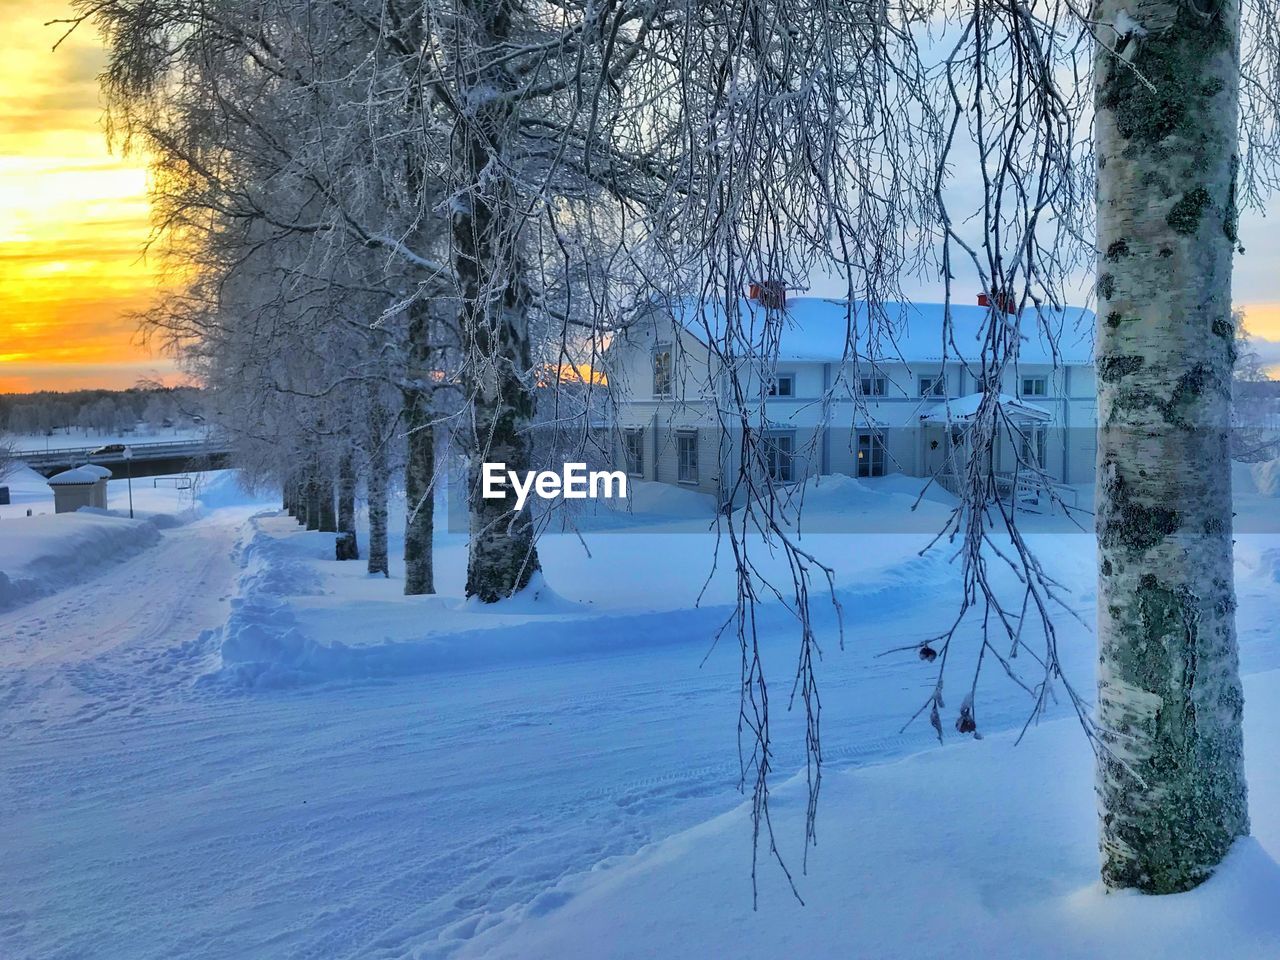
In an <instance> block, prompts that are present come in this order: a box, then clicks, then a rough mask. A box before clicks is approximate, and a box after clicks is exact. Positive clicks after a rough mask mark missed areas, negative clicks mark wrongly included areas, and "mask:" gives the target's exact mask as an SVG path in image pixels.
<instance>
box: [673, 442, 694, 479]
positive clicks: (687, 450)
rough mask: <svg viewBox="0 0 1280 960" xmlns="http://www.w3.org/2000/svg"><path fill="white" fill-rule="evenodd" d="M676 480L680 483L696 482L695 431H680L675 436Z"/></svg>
mask: <svg viewBox="0 0 1280 960" xmlns="http://www.w3.org/2000/svg"><path fill="white" fill-rule="evenodd" d="M676 460H677V462H678V466H677V474H676V479H677V480H679V481H680V482H681V483H697V482H698V434H697V431H695V430H682V431H681V432H680V433H678V434H676Z"/></svg>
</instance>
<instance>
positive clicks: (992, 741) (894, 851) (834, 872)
mask: <svg viewBox="0 0 1280 960" xmlns="http://www.w3.org/2000/svg"><path fill="white" fill-rule="evenodd" d="M1246 694H1247V701H1248V703H1249V708H1248V712H1247V713H1246V724H1247V726H1248V728H1249V729H1248V731H1247V734H1246V741H1247V742H1249V743H1253V744H1255V745H1262V746H1261V748H1260V749H1257V750H1254V751H1252V752H1251V753H1250V754H1249V780H1250V802H1251V807H1252V813H1253V820H1254V825H1255V832H1256V834H1257V839H1252V838H1251V839H1245V840H1241V841H1239V842H1238V843H1237V844H1236V846H1235V848H1234V849H1233V850H1232V851H1231V854H1230V855H1229V857H1228V859H1227V861H1226V862H1225V863H1224V864H1223V866H1222V867H1221V868H1220V870H1219V871H1218V873H1217V874H1216V875H1215V876H1214V877H1213V878H1212V879H1210V880H1209V881H1208V882H1207V883H1205V884H1203V885H1202V886H1201V887H1199V888H1198V889H1196V890H1194V891H1192V892H1190V893H1186V894H1181V895H1178V896H1170V897H1145V896H1141V895H1137V894H1129V893H1119V894H1107V893H1105V892H1104V891H1103V889H1102V888H1101V886H1100V884H1099V883H1098V882H1097V881H1096V876H1097V853H1096V850H1097V844H1096V833H1095V831H1096V823H1095V816H1096V814H1095V806H1094V797H1093V757H1092V754H1091V753H1090V750H1089V747H1088V744H1087V743H1086V741H1085V738H1084V736H1083V735H1082V734H1081V732H1080V729H1079V726H1078V725H1077V724H1076V723H1075V721H1073V720H1066V721H1058V722H1054V723H1049V724H1045V725H1043V726H1041V727H1040V728H1038V729H1036V730H1034V731H1033V732H1032V733H1031V734H1030V735H1029V736H1028V738H1027V739H1026V740H1024V741H1023V743H1022V744H1021V745H1019V746H1015V744H1014V742H1013V741H1014V734H1009V735H1001V736H995V737H990V738H988V739H986V740H983V741H973V740H965V741H961V742H956V743H952V744H951V745H949V746H947V747H945V748H942V749H936V750H931V751H929V752H927V753H923V754H917V755H915V756H913V757H909V758H907V759H905V760H902V761H899V762H896V763H890V764H886V765H880V766H872V767H863V768H858V769H849V770H845V771H840V772H832V773H829V774H828V776H826V777H824V780H823V788H822V802H821V805H820V807H819V814H818V839H819V845H818V846H817V848H816V849H811V850H810V851H809V857H808V869H807V875H804V874H802V873H801V871H800V869H799V866H800V850H799V843H800V839H801V838H802V836H803V819H804V813H805V785H804V778H803V775H800V776H798V777H797V778H795V779H794V780H792V781H790V782H789V783H787V784H785V785H784V786H783V787H782V788H780V789H778V790H777V791H776V793H775V794H774V800H773V805H774V817H773V820H774V828H775V831H776V832H777V834H778V836H779V837H780V839H781V841H782V842H783V851H784V856H789V866H790V867H791V868H792V871H793V874H794V876H795V878H796V885H797V888H798V891H799V894H800V896H801V897H802V898H804V901H805V905H801V904H800V903H799V902H797V900H796V898H795V897H793V896H792V894H791V892H790V890H789V889H788V887H787V884H786V881H785V879H784V878H783V877H782V874H781V871H780V870H779V869H778V868H777V866H776V865H775V864H774V863H772V862H769V861H768V859H767V847H762V850H761V866H760V881H761V882H760V899H759V910H758V911H753V909H752V895H751V877H750V874H751V834H750V819H749V810H748V808H747V806H746V805H743V806H742V807H740V808H739V809H737V810H736V811H734V812H732V813H729V814H726V815H724V816H722V817H719V818H717V819H715V820H712V821H710V822H707V823H705V824H703V825H701V826H699V827H696V828H694V829H692V830H689V831H686V832H684V833H681V834H678V835H676V836H674V837H672V838H670V839H669V840H666V841H663V842H661V843H658V844H655V845H653V846H651V847H649V848H648V849H646V850H643V851H641V852H640V853H639V854H637V855H635V856H634V857H629V858H625V859H622V860H616V861H613V862H611V863H610V862H606V863H603V864H601V865H600V866H599V867H598V868H597V869H596V870H594V871H591V872H589V873H587V874H582V875H579V876H578V877H576V878H574V879H570V880H565V881H562V882H560V883H559V884H557V885H556V886H554V887H552V888H550V889H548V890H546V891H544V892H543V894H542V895H541V896H540V897H539V898H538V899H536V900H535V901H534V902H533V903H532V904H529V905H527V906H523V907H518V908H512V909H510V910H508V911H506V912H505V913H503V914H501V915H496V916H492V917H490V918H489V923H487V924H486V926H487V927H488V929H486V930H484V932H482V933H480V934H479V935H478V936H477V937H476V938H475V939H474V940H472V941H471V942H470V943H469V944H467V945H465V946H464V947H463V949H462V950H461V951H460V953H459V954H458V956H462V957H480V956H483V957H486V958H494V960H498V958H508V957H510V958H516V957H518V958H520V960H537V958H559V957H585V956H591V957H599V958H610V960H622V958H631V957H634V958H640V957H669V958H682V957H738V958H745V960H751V958H761V960H764V958H769V960H774V958H778V957H843V956H857V957H875V958H877V960H888V958H904V960H905V958H919V960H926V958H934V957H982V958H985V960H1023V958H1047V957H1053V958H1054V960H1073V958H1078V960H1096V958H1108V957H1114V958H1122V957H1161V958H1165V960H1202V958H1204V957H1230V958H1232V960H1254V958H1256V960H1271V958H1273V957H1275V956H1276V945H1277V943H1280V913H1277V911H1276V909H1275V905H1276V904H1277V903H1280V866H1278V865H1277V864H1276V862H1275V860H1274V857H1273V855H1274V853H1275V852H1276V851H1278V850H1280V773H1277V772H1276V771H1275V770H1274V769H1273V767H1274V765H1273V764H1272V763H1271V755H1270V753H1269V751H1267V750H1266V748H1265V745H1266V744H1269V743H1273V742H1275V738H1276V736H1277V735H1280V673H1277V672H1272V673H1268V674H1262V675H1258V676H1255V677H1252V678H1249V679H1248V680H1247V682H1246ZM788 841H789V842H788Z"/></svg>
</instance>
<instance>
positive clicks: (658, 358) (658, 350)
mask: <svg viewBox="0 0 1280 960" xmlns="http://www.w3.org/2000/svg"><path fill="white" fill-rule="evenodd" d="M671 379H672V378H671V344H669V343H660V344H658V345H657V346H656V347H654V348H653V395H654V396H655V397H669V396H671Z"/></svg>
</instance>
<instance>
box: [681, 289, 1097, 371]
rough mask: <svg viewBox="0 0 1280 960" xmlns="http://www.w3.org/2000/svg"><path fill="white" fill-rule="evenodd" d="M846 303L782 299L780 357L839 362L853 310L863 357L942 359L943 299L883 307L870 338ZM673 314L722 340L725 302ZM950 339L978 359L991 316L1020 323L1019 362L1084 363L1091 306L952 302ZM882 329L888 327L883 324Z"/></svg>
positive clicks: (758, 329)
mask: <svg viewBox="0 0 1280 960" xmlns="http://www.w3.org/2000/svg"><path fill="white" fill-rule="evenodd" d="M849 306H850V305H849V302H848V301H845V300H827V299H823V298H820V297H795V298H791V299H788V300H787V305H786V307H785V308H784V311H783V318H784V319H783V324H782V330H781V332H780V334H779V350H778V357H779V359H782V360H808V361H817V362H832V361H838V360H840V359H841V358H842V357H843V356H844V352H845V342H846V339H847V331H848V329H849V322H850V315H851V316H852V322H853V327H854V329H855V330H856V333H857V340H856V342H857V350H858V356H859V358H860V359H864V360H877V361H893V360H905V361H907V362H913V361H934V362H937V361H941V360H942V359H943V347H944V343H943V338H942V330H943V316H944V312H945V307H944V305H943V304H941V303H900V302H890V303H885V304H882V307H881V309H882V310H883V316H884V319H885V320H886V321H887V323H882V324H880V326H881V332H880V334H879V335H878V336H877V337H876V338H874V339H872V338H869V337H868V335H867V327H868V323H867V305H866V303H865V302H863V301H860V300H859V301H853V304H852V306H853V309H852V311H850V309H849ZM739 307H740V309H741V310H742V311H743V315H744V317H746V318H748V319H747V320H746V323H747V327H748V334H749V336H750V338H751V340H752V341H753V342H754V343H759V342H760V341H762V340H763V338H764V335H765V309H764V307H762V306H761V305H760V304H759V303H757V302H755V301H753V300H749V299H746V298H743V299H742V300H741V301H739ZM670 309H671V314H672V316H673V317H674V318H675V320H676V322H677V323H680V324H681V325H683V326H684V328H685V329H686V330H688V331H689V332H690V333H691V334H693V335H694V336H695V337H697V338H698V339H699V340H700V341H701V342H703V343H705V342H706V341H707V337H708V334H709V335H710V336H711V337H712V338H716V337H719V336H720V335H721V331H722V330H723V329H724V305H723V304H720V303H717V304H703V305H702V306H701V307H700V306H699V304H698V303H697V301H696V300H694V299H692V298H686V299H681V300H676V301H673V302H672V303H671V304H670ZM950 309H951V337H950V341H949V342H948V343H946V344H945V347H946V355H947V359H948V360H956V359H966V360H971V361H972V360H977V359H978V358H979V357H980V356H981V353H982V345H983V342H984V341H985V339H986V338H987V335H988V334H989V332H990V325H991V323H992V321H993V319H994V320H995V321H996V322H1002V321H1007V322H1009V323H1012V324H1016V325H1017V333H1018V336H1019V337H1020V338H1021V341H1020V346H1019V349H1018V359H1019V361H1020V362H1022V363H1043V364H1052V363H1053V362H1054V359H1055V350H1054V342H1055V341H1056V345H1057V350H1056V355H1057V362H1058V363H1060V364H1089V363H1092V362H1093V326H1094V315H1093V311H1091V310H1086V309H1084V308H1083V307H1067V308H1065V309H1063V310H1054V309H1050V308H1047V307H1046V308H1040V309H1037V308H1036V307H1034V306H1032V307H1029V308H1027V309H1026V310H1023V311H1022V313H1021V314H1020V315H1017V316H1014V315H1011V314H1009V315H1006V314H1001V313H996V312H994V311H992V310H990V309H989V308H987V307H980V306H977V305H976V304H975V305H972V306H970V305H967V304H957V303H953V304H951V308H950ZM886 327H887V329H885V328H886Z"/></svg>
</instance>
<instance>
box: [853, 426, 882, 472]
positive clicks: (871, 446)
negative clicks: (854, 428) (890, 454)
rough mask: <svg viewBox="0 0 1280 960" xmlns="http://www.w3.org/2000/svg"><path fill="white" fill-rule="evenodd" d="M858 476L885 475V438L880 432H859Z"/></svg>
mask: <svg viewBox="0 0 1280 960" xmlns="http://www.w3.org/2000/svg"><path fill="white" fill-rule="evenodd" d="M858 476H860V477H883V476H884V440H883V438H881V436H880V435H879V434H878V433H860V434H858Z"/></svg>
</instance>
